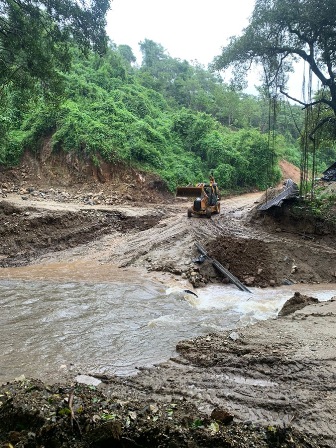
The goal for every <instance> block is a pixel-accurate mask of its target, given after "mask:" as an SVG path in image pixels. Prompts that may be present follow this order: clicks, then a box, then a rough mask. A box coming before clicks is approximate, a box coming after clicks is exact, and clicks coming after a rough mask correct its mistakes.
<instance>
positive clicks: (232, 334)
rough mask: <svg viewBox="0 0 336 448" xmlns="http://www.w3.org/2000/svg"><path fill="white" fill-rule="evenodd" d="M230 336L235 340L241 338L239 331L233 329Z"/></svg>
mask: <svg viewBox="0 0 336 448" xmlns="http://www.w3.org/2000/svg"><path fill="white" fill-rule="evenodd" d="M229 338H230V339H232V340H233V341H237V340H238V339H239V338H240V336H239V333H237V332H236V331H232V332H231V333H230V334H229Z"/></svg>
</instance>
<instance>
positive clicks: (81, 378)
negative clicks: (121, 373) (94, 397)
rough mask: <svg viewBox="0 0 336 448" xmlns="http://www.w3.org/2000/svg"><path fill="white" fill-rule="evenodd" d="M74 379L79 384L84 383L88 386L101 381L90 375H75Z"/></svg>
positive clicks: (96, 384)
mask: <svg viewBox="0 0 336 448" xmlns="http://www.w3.org/2000/svg"><path fill="white" fill-rule="evenodd" d="M75 381H76V382H77V383H80V384H86V385H88V386H98V385H99V384H100V383H101V381H100V380H98V379H97V378H94V377H93V376H90V375H77V376H76V378H75Z"/></svg>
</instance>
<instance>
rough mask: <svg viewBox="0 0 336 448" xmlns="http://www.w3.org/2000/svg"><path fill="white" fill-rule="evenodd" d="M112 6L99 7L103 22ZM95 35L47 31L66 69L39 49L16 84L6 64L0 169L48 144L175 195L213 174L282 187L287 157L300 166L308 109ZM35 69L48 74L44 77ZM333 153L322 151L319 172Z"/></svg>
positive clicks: (148, 46) (239, 185) (145, 47)
mask: <svg viewBox="0 0 336 448" xmlns="http://www.w3.org/2000/svg"><path fill="white" fill-rule="evenodd" d="M105 7H106V5H105V4H103V2H101V3H100V8H101V9H100V10H101V11H102V14H103V10H104V8H105ZM25 17H26V16H25ZM26 18H27V17H26ZM100 19H101V17H100ZM88 20H89V19H88ZM51 23H52V22H49V21H48V25H49V26H50V27H51V28H52V26H51ZM93 24H94V23H93ZM91 25H92V24H91ZM36 26H37V25H36ZM90 29H91V28H90V27H87V28H86V31H88V32H87V33H86V34H85V33H84V34H79V33H75V32H72V35H73V36H74V38H71V39H70V40H68V41H67V45H66V46H62V45H63V43H64V41H63V38H62V36H61V35H60V34H59V33H60V32H61V30H62V28H61V27H60V28H59V32H57V33H56V31H55V33H56V37H57V39H58V40H57V39H56V38H55V39H56V40H55V41H54V40H52V33H48V38H50V39H51V41H52V42H53V45H54V46H55V47H56V49H57V51H56V55H57V56H58V57H59V58H60V59H61V60H62V61H63V63H62V64H61V63H60V64H57V61H55V58H56V56H55V54H54V53H52V52H51V53H50V52H49V51H48V52H46V50H45V49H44V47H43V48H42V47H41V48H35V47H34V48H33V49H35V50H36V51H35V53H34V52H33V53H32V51H30V52H28V53H27V54H33V58H32V60H31V61H30V62H29V61H28V58H27V57H26V59H25V63H26V65H27V67H28V68H29V67H30V66H31V65H32V64H33V68H34V70H33V71H30V72H29V73H28V71H27V73H28V74H29V76H28V77H27V76H26V78H21V77H18V76H17V75H16V74H15V76H14V74H13V73H15V72H13V70H14V65H15V64H14V62H13V61H11V60H10V59H8V64H7V65H8V70H9V72H8V74H7V77H5V76H3V78H2V79H1V89H0V95H1V100H2V101H1V102H0V113H1V120H0V128H1V137H0V163H1V164H2V165H5V166H6V165H7V166H8V165H13V164H16V163H18V162H19V160H20V157H21V155H22V154H23V152H24V151H25V150H29V151H31V152H33V153H38V152H39V151H40V148H41V146H42V145H43V142H44V141H45V139H49V140H50V142H51V146H52V149H53V151H54V152H65V153H70V154H75V155H76V156H78V157H80V158H84V159H89V160H91V161H92V162H93V163H94V164H96V165H99V163H100V160H105V161H107V162H111V163H117V162H118V163H120V162H121V163H124V164H127V165H130V166H136V167H139V168H141V169H144V170H149V171H152V172H155V173H157V174H158V175H160V176H161V177H162V179H164V180H165V181H166V183H167V185H168V187H169V188H170V189H171V190H173V189H174V188H175V187H176V185H178V184H180V185H183V184H189V183H195V182H199V181H202V180H204V179H207V178H208V176H209V173H213V174H214V176H215V178H216V180H217V182H218V183H219V184H220V186H221V188H222V189H231V190H232V189H244V188H260V189H263V188H266V187H267V186H269V185H272V184H274V183H276V182H277V181H278V180H279V177H280V170H279V167H278V160H279V159H280V158H286V159H287V160H288V161H290V162H292V163H294V164H296V165H297V166H299V165H300V157H301V156H300V151H299V138H300V130H301V129H302V125H303V120H304V113H303V112H302V109H301V107H299V106H294V105H291V104H290V103H289V102H281V101H280V100H278V99H276V98H274V97H273V96H272V95H270V94H269V91H263V90H262V89H260V91H259V95H258V97H256V96H252V95H247V94H245V93H242V92H241V91H235V90H234V89H233V88H232V87H231V86H229V85H227V84H225V83H224V82H223V80H222V78H221V77H220V76H219V75H218V74H216V73H214V72H212V71H210V70H209V69H206V68H205V67H203V66H201V65H199V64H197V63H195V64H191V63H189V62H187V61H181V60H179V59H175V58H173V57H171V56H170V55H169V54H167V52H166V51H165V50H164V48H163V47H162V46H161V45H160V44H159V43H156V42H153V41H151V40H145V41H143V42H141V44H140V49H141V52H142V61H141V64H139V63H137V61H136V59H135V56H134V54H133V51H132V49H131V48H130V47H129V46H127V45H120V46H116V45H115V44H114V43H113V42H109V43H108V44H107V47H106V51H101V48H102V38H101V36H100V39H97V42H94V41H92V29H91V33H90V32H89V31H90ZM76 37H77V39H75V38H76ZM27 39H28V40H29V39H32V38H29V35H28V37H27ZM90 39H91V40H90ZM6 43H8V42H7V41H6ZM29 44H30V45H33V42H32V40H29ZM62 48H63V50H62V51H61V49H62ZM0 51H1V54H3V52H4V50H3V49H1V50H0ZM62 55H63V59H62ZM23 56H25V55H23ZM26 56H27V55H26ZM10 63H11V64H12V65H10ZM13 64H14V65H13ZM29 64H30V65H29ZM38 67H40V68H43V67H44V69H43V70H46V68H47V67H49V71H48V73H45V71H43V70H42V72H43V74H44V75H43V76H40V75H41V74H40V73H39V72H38V70H37V68H38ZM28 68H27V70H28ZM10 70H12V71H11V72H10ZM19 72H20V70H19V69H18V73H19ZM27 73H26V75H27ZM23 79H26V82H23ZM27 80H28V81H29V82H28V81H27ZM333 155H334V151H332V150H331V151H329V153H327V152H325V153H323V156H321V157H320V159H318V164H319V167H320V168H321V169H322V168H325V167H326V166H327V164H328V163H329V162H330V160H331V159H332V157H333Z"/></svg>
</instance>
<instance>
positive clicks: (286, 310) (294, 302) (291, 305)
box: [278, 292, 319, 317]
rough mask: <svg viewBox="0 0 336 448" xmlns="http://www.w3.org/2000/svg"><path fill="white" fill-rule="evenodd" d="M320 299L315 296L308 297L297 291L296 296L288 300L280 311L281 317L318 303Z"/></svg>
mask: <svg viewBox="0 0 336 448" xmlns="http://www.w3.org/2000/svg"><path fill="white" fill-rule="evenodd" d="M318 302H319V300H318V299H315V298H314V297H308V296H305V295H302V294H300V293H299V292H295V293H294V296H293V297H291V298H290V299H288V300H287V302H286V303H285V304H284V306H283V307H282V308H281V310H280V311H279V313H278V316H279V317H282V316H288V314H292V313H294V312H295V311H297V310H301V309H302V308H304V307H305V306H307V305H312V304H313V303H318Z"/></svg>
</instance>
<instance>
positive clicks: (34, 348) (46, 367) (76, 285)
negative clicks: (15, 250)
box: [0, 275, 335, 383]
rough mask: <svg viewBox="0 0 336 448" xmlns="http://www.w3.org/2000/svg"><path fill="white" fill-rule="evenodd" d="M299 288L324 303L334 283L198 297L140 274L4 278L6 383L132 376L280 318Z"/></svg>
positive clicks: (2, 374)
mask: <svg viewBox="0 0 336 448" xmlns="http://www.w3.org/2000/svg"><path fill="white" fill-rule="evenodd" d="M295 291H300V292H302V293H304V294H309V295H311V296H313V297H317V298H319V299H320V300H328V299H330V298H331V297H332V296H333V295H335V290H334V286H333V285H292V286H284V287H281V288H272V289H256V288H252V292H253V294H249V293H246V292H241V291H239V290H238V289H237V288H236V287H234V286H233V285H225V286H220V285H216V286H208V287H206V288H202V289H198V290H197V291H196V294H197V295H198V297H196V296H195V295H193V294H191V293H188V292H185V290H184V289H183V286H181V287H180V286H173V287H169V284H168V286H165V285H164V284H162V283H160V282H159V281H158V282H155V281H149V280H148V279H147V278H144V277H141V276H140V275H128V278H127V281H125V278H122V279H119V280H118V279H117V276H113V278H112V279H110V280H109V281H101V280H99V281H95V282H90V281H86V280H85V279H81V280H77V279H76V281H73V280H72V281H70V280H60V279H58V280H56V279H48V280H46V279H44V280H39V279H30V280H27V279H22V278H21V279H20V278H2V279H1V278H0V310H1V313H0V341H1V344H0V383H1V382H5V381H8V380H12V379H13V378H15V377H18V376H20V375H22V374H24V375H25V376H26V377H35V378H41V379H43V380H50V381H53V380H55V381H56V380H57V379H60V378H61V377H62V376H66V375H70V374H71V375H73V376H75V375H77V374H78V373H82V374H91V375H93V374H95V373H100V374H104V373H105V374H110V375H111V374H117V375H132V374H134V373H136V371H137V367H140V366H151V365H153V364H155V363H159V362H162V361H165V360H167V359H169V358H170V357H172V356H175V355H176V352H175V345H176V343H177V342H178V341H180V340H182V339H189V338H192V337H194V336H197V335H201V334H207V333H211V332H218V331H221V330H227V329H237V328H239V327H241V326H244V325H248V324H251V323H254V322H256V321H258V320H261V319H268V318H274V317H276V315H277V312H278V310H279V309H280V308H281V306H282V305H283V304H284V302H285V301H286V300H287V299H289V298H290V297H292V296H293V293H294V292H295Z"/></svg>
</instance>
